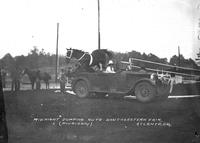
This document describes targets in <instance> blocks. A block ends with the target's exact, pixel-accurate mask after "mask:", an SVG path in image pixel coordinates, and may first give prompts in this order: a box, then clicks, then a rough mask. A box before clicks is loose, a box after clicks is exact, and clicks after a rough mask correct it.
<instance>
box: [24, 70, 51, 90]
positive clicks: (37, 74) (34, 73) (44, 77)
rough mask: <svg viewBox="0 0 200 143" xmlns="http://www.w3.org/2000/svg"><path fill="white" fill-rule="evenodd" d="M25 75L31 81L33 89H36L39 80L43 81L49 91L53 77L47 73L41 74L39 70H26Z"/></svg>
mask: <svg viewBox="0 0 200 143" xmlns="http://www.w3.org/2000/svg"><path fill="white" fill-rule="evenodd" d="M23 74H27V75H28V77H29V80H30V81H31V86H32V89H34V84H35V82H36V79H37V78H39V79H40V80H43V81H44V82H45V84H46V89H49V80H50V79H51V76H50V75H49V74H48V73H47V72H44V73H41V72H40V71H39V70H37V71H36V70H29V69H28V68H25V70H24V72H23Z"/></svg>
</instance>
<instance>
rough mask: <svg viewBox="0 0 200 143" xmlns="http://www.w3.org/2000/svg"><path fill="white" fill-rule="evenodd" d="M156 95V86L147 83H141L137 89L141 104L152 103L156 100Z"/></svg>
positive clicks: (136, 94) (137, 97)
mask: <svg viewBox="0 0 200 143" xmlns="http://www.w3.org/2000/svg"><path fill="white" fill-rule="evenodd" d="M155 94H156V91H155V88H154V86H153V85H152V84H151V83H149V82H147V81H142V82H139V83H138V84H137V85H136V87H135V96H136V99H137V100H138V101H140V102H144V103H145V102H150V101H152V100H153V99H154V97H155Z"/></svg>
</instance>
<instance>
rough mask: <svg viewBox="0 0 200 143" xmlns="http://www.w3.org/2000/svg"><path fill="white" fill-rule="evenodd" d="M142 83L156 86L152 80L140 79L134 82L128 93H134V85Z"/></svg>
mask: <svg viewBox="0 0 200 143" xmlns="http://www.w3.org/2000/svg"><path fill="white" fill-rule="evenodd" d="M143 81H145V82H149V83H150V84H151V85H153V86H156V83H155V81H154V80H152V79H149V78H142V79H139V80H137V81H136V82H134V84H133V85H132V87H131V89H130V91H129V92H128V93H134V91H135V87H136V85H137V84H138V83H140V82H143Z"/></svg>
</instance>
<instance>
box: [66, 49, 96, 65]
mask: <svg viewBox="0 0 200 143" xmlns="http://www.w3.org/2000/svg"><path fill="white" fill-rule="evenodd" d="M68 51H70V55H69V56H68V54H67V55H66V58H68V59H71V57H72V54H73V49H67V52H68ZM86 54H88V55H89V56H90V63H89V65H91V64H92V62H93V57H92V55H91V54H89V53H87V52H84V53H83V55H82V56H81V57H80V58H79V59H78V61H80V60H82V59H83V57H84V56H85V55H86Z"/></svg>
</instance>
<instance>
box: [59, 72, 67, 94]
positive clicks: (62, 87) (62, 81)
mask: <svg viewBox="0 0 200 143" xmlns="http://www.w3.org/2000/svg"><path fill="white" fill-rule="evenodd" d="M65 83H66V75H65V71H64V69H61V73H60V91H61V92H63V93H64V92H65Z"/></svg>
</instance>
